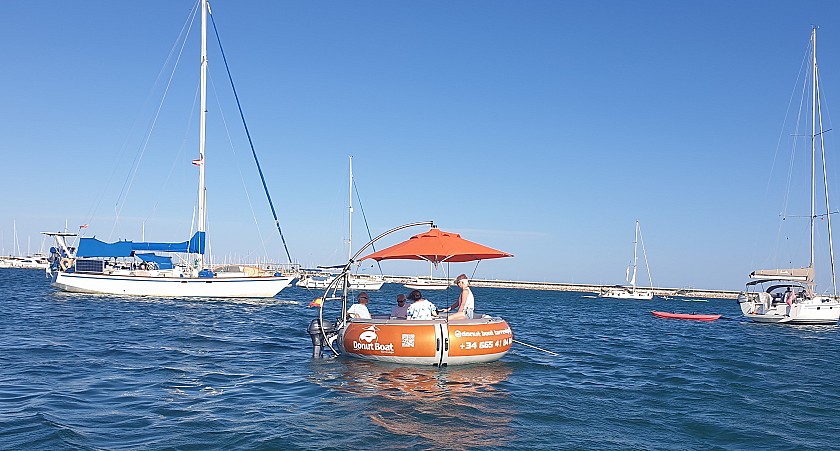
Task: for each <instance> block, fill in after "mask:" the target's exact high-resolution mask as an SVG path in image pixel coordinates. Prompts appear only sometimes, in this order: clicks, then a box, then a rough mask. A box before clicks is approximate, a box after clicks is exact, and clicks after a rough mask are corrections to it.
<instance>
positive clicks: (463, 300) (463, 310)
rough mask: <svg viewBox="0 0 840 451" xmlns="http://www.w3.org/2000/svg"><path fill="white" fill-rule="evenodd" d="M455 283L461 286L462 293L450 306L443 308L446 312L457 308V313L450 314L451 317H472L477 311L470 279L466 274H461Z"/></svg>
mask: <svg viewBox="0 0 840 451" xmlns="http://www.w3.org/2000/svg"><path fill="white" fill-rule="evenodd" d="M455 285H456V286H458V287H460V288H461V295H460V296H458V300H457V301H455V303H454V304H452V305H451V306H450V307H449V308H446V309H443V311H444V312H450V311H452V310H455V313H452V314H451V315H449V319H468V318H469V319H472V318H473V312H474V311H475V298H474V297H473V294H472V290H470V281H469V280H468V279H467V275H466V274H461V275H460V276H458V277H456V278H455Z"/></svg>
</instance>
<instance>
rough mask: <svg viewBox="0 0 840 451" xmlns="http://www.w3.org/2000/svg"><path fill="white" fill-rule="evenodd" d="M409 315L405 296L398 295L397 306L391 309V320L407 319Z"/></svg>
mask: <svg viewBox="0 0 840 451" xmlns="http://www.w3.org/2000/svg"><path fill="white" fill-rule="evenodd" d="M407 315H408V305H407V304H406V303H405V295H404V294H402V293H400V294H398V295H397V305H395V306H394V307H393V308H391V318H397V319H405V318H406V316H407Z"/></svg>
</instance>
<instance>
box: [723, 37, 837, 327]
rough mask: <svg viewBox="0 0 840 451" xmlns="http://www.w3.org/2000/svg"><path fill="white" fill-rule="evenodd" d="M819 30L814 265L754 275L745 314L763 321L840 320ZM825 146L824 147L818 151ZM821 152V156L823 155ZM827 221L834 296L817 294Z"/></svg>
mask: <svg viewBox="0 0 840 451" xmlns="http://www.w3.org/2000/svg"><path fill="white" fill-rule="evenodd" d="M816 48H817V29H816V27H814V28H813V29H812V30H811V46H810V51H811V55H810V56H811V58H810V63H811V64H810V70H811V73H810V76H811V77H810V83H811V90H810V92H808V94H810V95H809V97H810V104H811V105H810V106H811V112H810V113H811V114H810V120H811V133H810V139H811V165H810V170H811V186H810V188H811V199H810V201H811V214H810V218H809V219H810V221H809V222H810V229H811V237H810V263H809V264H808V266H807V267H805V268H782V269H764V270H756V271H753V272H752V273H750V279H751V280H750V281H749V282H747V286H746V289H745V290H744V291H743V292H741V293H740V295H739V296H738V304H739V306H740V307H741V312H742V313H743V315H744V317H746V318H748V319H750V320H752V321H754V322H762V323H781V324H836V323H837V321H838V318H840V301H839V300H838V297H837V281H836V277H835V273H834V249H833V240H832V233H831V208H830V206H829V202H828V182H827V180H826V175H827V173H828V169H827V168H826V161H825V145H824V144H825V143H824V140H823V133H824V132H825V131H827V130H823V128H822V124H823V122H822V117H821V110H820V100H821V99H820V95H821V93H820V89H819V76H818V71H817V50H816ZM818 147H819V150H818ZM818 154H819V157H818ZM818 162H819V164H820V165H821V169H822V174H821V175H822V181H823V189H824V193H825V196H824V198H825V199H824V200H825V211H826V213H822V214H820V213H817V211H816V200H817V199H816V192H817V190H816V185H817V169H818V168H817V164H818ZM818 218H820V219H825V222H826V227H827V229H828V254H829V258H830V263H831V265H830V266H831V280H832V282H833V285H834V293H833V294H832V295H820V294H817V293H816V291H815V289H816V282H815V277H814V275H815V271H814V237H815V225H816V220H817V219H818Z"/></svg>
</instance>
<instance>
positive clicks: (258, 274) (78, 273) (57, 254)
mask: <svg viewBox="0 0 840 451" xmlns="http://www.w3.org/2000/svg"><path fill="white" fill-rule="evenodd" d="M200 8H201V12H200V14H201V61H200V102H201V109H200V124H199V158H198V159H197V160H194V161H193V164H195V165H197V166H198V169H199V176H198V217H197V219H198V224H197V231H196V232H195V234H194V235H193V236H192V237H191V238H190V239H189V240H188V241H183V242H176V243H163V242H134V241H118V242H116V243H106V242H103V241H100V240H97V239H96V238H85V237H81V238H79V239H78V246H75V245H74V243H71V241H70V240H71V239H73V240H75V238H76V237H77V236H78V235H77V234H75V233H68V232H66V231H65V232H43V233H44V234H45V235H48V236H51V237H53V238H54V239H55V242H56V247H54V248H52V249H51V251H52V255H51V261H52V264H53V267H52V271H51V273H52V285H53V286H54V287H56V288H59V289H61V290H64V291H69V292H82V293H103V294H121V295H136V296H163V297H207V298H263V297H273V296H275V295H276V294H277V293H279V292H280V291H281V290H283V289H284V288H286V287H287V286H288V285H289V284H290V283H291V282H292V280H294V278H295V275H293V274H292V275H289V274H283V273H281V272H276V270H273V269H269V268H267V267H266V268H264V267H253V266H247V265H225V269H223V270H222V269H218V268H216V269H214V268H212V267H210V265H209V264H208V262H205V257H204V254H205V239H206V222H207V212H206V206H207V191H206V188H205V166H206V159H205V135H206V115H207V25H208V22H207V16H208V13H209V6H208V2H207V0H201V3H200ZM254 155H255V156H256V153H255V154H254ZM257 167H258V168H259V162H258V161H257ZM260 176H262V171H261V170H260ZM263 185H264V186H265V182H263ZM266 194H268V193H267V191H266ZM270 200H271V199H270V196H269V202H270ZM272 211H273V207H272ZM275 221H276V215H275ZM278 224H279V223H278ZM86 227H87V224H85V225H83V226H81V227H80V228H79V230H82V229H83V228H86ZM278 231H279V226H278ZM281 237H282V234H281ZM284 244H285V243H284ZM155 252H163V253H166V255H160V254H156V253H155ZM287 255H288V251H287ZM173 257H177V258H179V260H178V261H177V262H173Z"/></svg>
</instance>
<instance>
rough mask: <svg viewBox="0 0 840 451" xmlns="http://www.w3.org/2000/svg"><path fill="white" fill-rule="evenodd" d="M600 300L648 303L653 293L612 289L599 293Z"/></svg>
mask: <svg viewBox="0 0 840 451" xmlns="http://www.w3.org/2000/svg"><path fill="white" fill-rule="evenodd" d="M600 297H602V298H611V299H636V300H640V301H649V300H651V299H653V292H652V291H640V290H632V291H631V290H629V289H628V290H624V289H619V290H616V289H612V290H609V291H607V292H606V293H601V296H600Z"/></svg>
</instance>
